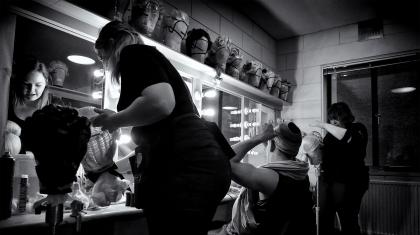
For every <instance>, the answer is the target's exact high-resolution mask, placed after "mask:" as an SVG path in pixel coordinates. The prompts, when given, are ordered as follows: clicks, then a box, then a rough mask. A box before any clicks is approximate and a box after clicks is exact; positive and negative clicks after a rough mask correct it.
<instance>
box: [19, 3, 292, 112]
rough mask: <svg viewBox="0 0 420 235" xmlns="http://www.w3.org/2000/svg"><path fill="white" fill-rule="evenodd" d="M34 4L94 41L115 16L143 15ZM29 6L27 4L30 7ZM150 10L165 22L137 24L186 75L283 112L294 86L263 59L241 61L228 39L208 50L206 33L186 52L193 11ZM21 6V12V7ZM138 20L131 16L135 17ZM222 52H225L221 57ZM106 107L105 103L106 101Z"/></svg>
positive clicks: (34, 10) (35, 9) (36, 11)
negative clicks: (149, 25) (148, 25)
mask: <svg viewBox="0 0 420 235" xmlns="http://www.w3.org/2000/svg"><path fill="white" fill-rule="evenodd" d="M33 2H34V4H35V5H36V6H33V7H31V6H30V5H29V7H30V8H32V9H30V11H31V14H35V15H36V14H41V15H45V14H46V12H47V13H48V11H52V12H51V13H48V19H49V21H50V22H51V21H52V22H53V23H54V24H55V25H59V26H61V27H63V28H66V29H68V30H70V31H72V32H74V33H76V34H79V35H83V37H85V38H87V39H88V40H90V41H92V42H93V41H95V40H96V37H97V33H98V32H99V29H100V28H101V27H103V26H104V25H105V24H106V23H108V22H109V21H110V19H115V18H118V19H120V20H124V21H126V20H127V21H128V19H131V18H130V17H141V16H132V15H131V9H133V7H136V6H128V7H123V6H113V9H117V11H111V12H112V13H110V15H105V16H100V15H98V14H100V13H98V12H96V11H95V10H94V9H90V8H88V6H77V5H75V4H73V3H71V1H59V2H54V3H52V2H50V1H47V0H34V1H33ZM116 2H120V1H116ZM122 2H127V1H122ZM129 2H130V3H127V4H131V2H132V1H129ZM154 2H158V1H154ZM78 4H80V3H78ZM25 7H28V5H26V6H25ZM82 7H83V8H82ZM149 8H150V7H149ZM149 8H148V10H152V11H155V12H154V13H156V14H162V17H161V18H162V20H161V21H158V22H157V24H156V28H155V29H154V31H153V32H149V31H145V29H142V28H141V27H142V26H141V25H136V24H135V23H134V25H133V24H132V25H133V27H134V28H136V30H137V31H139V32H140V36H141V38H142V39H143V41H144V42H145V44H147V45H151V46H155V47H156V48H157V49H158V50H159V51H160V52H161V53H163V54H164V55H165V56H166V57H167V58H168V59H169V60H170V61H171V63H172V64H173V65H174V66H175V67H176V69H177V70H178V71H179V73H180V74H181V76H183V77H185V78H189V79H200V80H201V81H203V82H204V83H206V84H213V85H214V86H215V87H217V88H218V89H220V90H227V91H229V92H231V93H233V94H239V95H243V96H245V97H248V98H250V99H252V100H254V101H257V102H260V103H262V104H264V105H266V106H268V107H271V108H274V109H276V110H281V109H282V106H283V104H287V100H288V99H287V95H288V93H289V90H290V89H291V87H292V85H291V84H290V83H289V82H287V81H285V80H282V79H281V77H280V76H279V75H278V74H276V73H274V72H273V71H271V70H270V69H268V68H263V66H262V64H261V63H260V62H258V61H245V62H244V63H242V57H241V55H239V49H238V48H235V47H234V45H233V44H232V43H230V41H229V39H228V38H226V37H223V36H219V37H218V38H217V39H216V40H215V41H214V42H213V43H212V46H211V47H210V46H208V47H207V49H204V48H202V47H203V46H204V47H205V46H206V43H205V40H204V38H205V36H204V37H200V38H198V39H196V40H194V41H193V42H192V43H191V45H194V46H193V47H194V48H190V50H189V51H190V53H187V49H184V50H182V49H181V45H182V43H181V42H182V41H183V39H186V40H185V41H189V40H190V39H191V38H192V37H193V36H194V35H193V34H194V30H190V32H187V29H188V23H189V22H188V21H189V20H188V15H187V14H185V13H184V12H182V11H179V10H176V9H174V8H171V9H162V8H161V6H153V7H152V9H149ZM16 9H17V10H19V8H18V7H16ZM85 9H88V10H85ZM127 9H128V10H127ZM93 12H95V13H93ZM57 13H58V14H57ZM102 15H104V14H102ZM35 17H36V16H35ZM135 19H136V18H133V19H131V20H132V21H134V20H135ZM137 20H138V22H140V21H141V20H140V19H137ZM143 28H144V27H143ZM149 30H150V29H149ZM145 35H148V36H145ZM202 42H204V45H201V44H200V43H202ZM189 45H190V44H189ZM207 45H208V42H207ZM198 48H201V50H205V52H203V53H202V54H205V56H204V58H203V56H201V57H200V58H198V57H195V56H193V54H192V53H194V52H191V51H194V49H198ZM180 51H184V52H185V53H186V54H190V55H191V57H190V56H188V55H185V54H182V53H181V52H180ZM195 53H196V52H195ZM220 53H221V54H222V56H220ZM219 57H223V59H219ZM216 58H218V59H216ZM229 74H230V75H229ZM105 95H106V94H105ZM104 105H105V106H106V101H105V104H104Z"/></svg>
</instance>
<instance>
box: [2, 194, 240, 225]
mask: <svg viewBox="0 0 420 235" xmlns="http://www.w3.org/2000/svg"><path fill="white" fill-rule="evenodd" d="M236 197H237V195H234V194H232V193H228V194H226V196H225V197H224V198H223V199H222V201H221V202H220V204H221V206H222V205H223V204H230V203H233V201H234V200H235V199H236ZM123 216H124V217H126V216H138V217H142V216H143V210H142V209H137V208H135V207H127V206H125V204H114V205H110V206H108V207H103V208H100V209H97V210H87V211H85V212H82V220H83V222H87V221H90V220H97V219H104V218H112V217H123ZM74 223H75V218H73V217H70V212H67V211H66V212H65V213H64V215H63V222H62V223H61V224H60V225H66V224H74ZM33 226H41V227H46V226H47V224H46V223H45V211H43V212H42V213H41V214H38V215H36V214H33V213H32V214H22V215H13V216H11V217H10V218H8V219H6V220H1V221H0V231H1V230H2V229H12V228H15V227H20V228H22V227H33Z"/></svg>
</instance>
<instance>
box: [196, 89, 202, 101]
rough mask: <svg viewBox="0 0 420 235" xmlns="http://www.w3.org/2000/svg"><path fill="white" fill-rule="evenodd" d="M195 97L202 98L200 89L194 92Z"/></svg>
mask: <svg viewBox="0 0 420 235" xmlns="http://www.w3.org/2000/svg"><path fill="white" fill-rule="evenodd" d="M194 99H195V100H200V99H201V93H200V92H199V91H195V92H194Z"/></svg>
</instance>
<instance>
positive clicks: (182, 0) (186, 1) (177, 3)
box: [166, 0, 192, 16]
mask: <svg viewBox="0 0 420 235" xmlns="http://www.w3.org/2000/svg"><path fill="white" fill-rule="evenodd" d="M191 1H192V0H166V2H167V3H168V4H169V5H172V6H173V7H175V8H177V9H180V10H182V11H184V12H185V13H187V14H188V15H189V16H190V15H191Z"/></svg>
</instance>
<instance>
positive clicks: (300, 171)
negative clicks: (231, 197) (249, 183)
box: [218, 160, 309, 235]
mask: <svg viewBox="0 0 420 235" xmlns="http://www.w3.org/2000/svg"><path fill="white" fill-rule="evenodd" d="M261 167H264V168H268V169H272V170H274V171H276V172H278V173H279V174H282V175H284V176H287V177H290V178H292V179H294V180H297V181H298V180H304V179H305V177H306V176H307V174H308V170H309V166H308V164H307V163H305V162H302V161H294V160H285V161H275V162H272V163H268V164H266V165H263V166H261ZM253 202H254V201H253V199H252V190H249V189H247V188H245V187H244V188H242V190H241V191H240V193H239V196H238V198H237V199H236V201H235V203H234V204H233V208H232V220H231V222H230V223H229V224H227V225H225V226H223V228H222V230H221V231H220V232H219V233H218V235H224V234H229V235H237V234H241V235H245V234H251V233H252V230H253V229H255V228H257V227H258V222H257V221H256V220H255V217H254V213H253V211H252V205H253Z"/></svg>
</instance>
